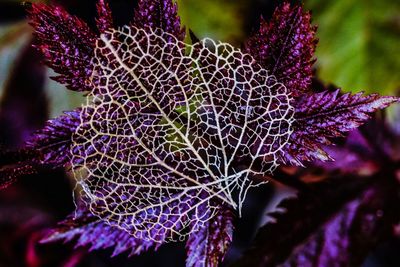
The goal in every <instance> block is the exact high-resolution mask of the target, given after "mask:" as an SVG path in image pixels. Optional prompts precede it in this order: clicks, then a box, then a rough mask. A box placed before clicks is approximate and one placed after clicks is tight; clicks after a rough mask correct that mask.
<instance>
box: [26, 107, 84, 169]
mask: <svg viewBox="0 0 400 267" xmlns="http://www.w3.org/2000/svg"><path fill="white" fill-rule="evenodd" d="M79 123H80V118H79V109H77V110H74V111H68V112H65V114H64V115H61V116H59V117H58V118H56V119H52V120H49V121H47V123H46V125H45V126H44V128H43V129H41V130H39V131H38V132H36V133H35V134H34V136H33V138H32V139H31V140H28V142H27V148H28V149H31V150H35V151H37V152H38V153H39V154H40V158H39V160H40V162H41V163H43V164H45V165H50V166H53V167H62V166H66V165H67V164H69V163H70V159H71V158H70V149H71V136H72V134H73V133H74V132H75V129H76V128H77V127H78V125H79Z"/></svg>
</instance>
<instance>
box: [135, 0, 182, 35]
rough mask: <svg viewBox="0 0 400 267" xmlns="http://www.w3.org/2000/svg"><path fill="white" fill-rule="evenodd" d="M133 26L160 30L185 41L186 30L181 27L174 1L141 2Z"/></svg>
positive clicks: (148, 0)
mask: <svg viewBox="0 0 400 267" xmlns="http://www.w3.org/2000/svg"><path fill="white" fill-rule="evenodd" d="M133 25H135V26H136V27H138V28H145V27H150V28H152V29H153V30H155V29H157V28H159V29H162V30H163V31H165V32H167V33H170V34H172V35H173V36H175V37H176V38H177V39H178V40H180V41H183V40H184V39H185V29H184V28H182V26H181V20H180V18H179V16H178V7H177V4H176V3H174V1H173V0H140V1H139V4H138V7H137V8H136V10H135V18H134V23H133Z"/></svg>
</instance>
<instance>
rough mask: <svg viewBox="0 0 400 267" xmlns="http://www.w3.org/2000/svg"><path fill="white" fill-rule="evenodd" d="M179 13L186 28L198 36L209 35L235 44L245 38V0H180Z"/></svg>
mask: <svg viewBox="0 0 400 267" xmlns="http://www.w3.org/2000/svg"><path fill="white" fill-rule="evenodd" d="M178 7H179V15H180V16H181V20H182V24H183V25H185V26H186V29H187V30H188V29H191V30H192V31H193V32H194V33H195V34H196V36H197V37H198V38H200V39H201V38H205V37H209V38H212V39H214V40H221V41H224V42H230V43H233V44H236V45H238V44H240V43H241V41H242V40H243V38H244V35H245V33H244V32H243V28H244V26H243V24H244V17H243V15H241V14H243V10H244V8H245V7H246V1H245V0H236V1H235V0H202V1H198V0H178Z"/></svg>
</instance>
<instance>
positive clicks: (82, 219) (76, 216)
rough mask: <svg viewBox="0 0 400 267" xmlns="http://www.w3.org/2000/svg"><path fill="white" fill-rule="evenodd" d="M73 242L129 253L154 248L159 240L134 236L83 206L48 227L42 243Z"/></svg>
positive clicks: (87, 246) (132, 253)
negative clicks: (53, 227) (55, 225)
mask: <svg viewBox="0 0 400 267" xmlns="http://www.w3.org/2000/svg"><path fill="white" fill-rule="evenodd" d="M57 241H64V242H70V241H74V242H75V247H86V248H88V249H89V250H90V251H92V250H99V249H107V248H114V251H113V254H112V256H117V255H119V254H121V253H124V252H128V253H129V256H133V255H138V254H140V253H141V252H144V251H147V250H149V249H150V248H153V249H157V248H158V247H159V246H160V245H161V244H162V243H157V242H151V241H145V240H143V239H138V238H135V237H134V236H133V235H131V234H129V233H128V232H126V231H124V230H122V229H120V228H118V227H117V226H111V225H109V224H107V223H106V222H104V221H103V220H101V219H99V218H97V217H96V216H94V215H92V214H91V213H90V212H89V211H88V210H86V209H85V208H84V207H83V206H81V207H80V208H78V210H77V211H76V212H75V213H73V214H71V215H70V216H68V217H67V219H65V220H64V221H62V222H61V223H59V226H58V227H56V228H55V229H52V230H50V231H49V232H48V233H47V235H46V236H45V237H44V238H43V239H42V241H41V242H42V243H50V242H57Z"/></svg>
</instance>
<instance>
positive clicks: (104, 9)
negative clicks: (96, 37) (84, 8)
mask: <svg viewBox="0 0 400 267" xmlns="http://www.w3.org/2000/svg"><path fill="white" fill-rule="evenodd" d="M96 7H97V14H98V18H97V19H96V23H97V29H98V30H99V31H100V32H101V33H104V32H105V31H107V30H108V29H111V28H114V23H113V18H112V13H111V9H110V6H109V4H108V2H107V0H99V1H98V2H97V5H96Z"/></svg>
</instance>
